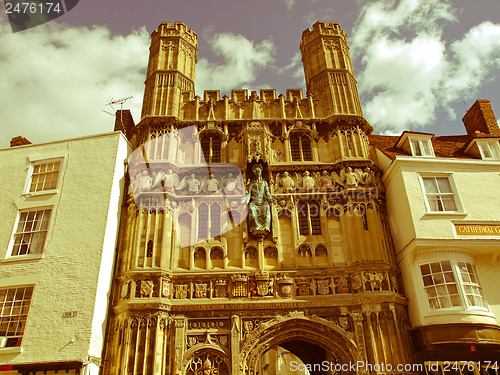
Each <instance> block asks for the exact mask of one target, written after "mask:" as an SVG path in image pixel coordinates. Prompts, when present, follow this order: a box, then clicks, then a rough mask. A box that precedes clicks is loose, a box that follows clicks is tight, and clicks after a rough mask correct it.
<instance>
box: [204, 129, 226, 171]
mask: <svg viewBox="0 0 500 375" xmlns="http://www.w3.org/2000/svg"><path fill="white" fill-rule="evenodd" d="M201 150H202V152H203V157H204V158H205V160H204V161H205V163H207V164H212V163H220V162H221V155H222V139H221V136H220V135H216V134H214V135H206V136H204V137H203V138H202V139H201ZM202 162H203V159H202Z"/></svg>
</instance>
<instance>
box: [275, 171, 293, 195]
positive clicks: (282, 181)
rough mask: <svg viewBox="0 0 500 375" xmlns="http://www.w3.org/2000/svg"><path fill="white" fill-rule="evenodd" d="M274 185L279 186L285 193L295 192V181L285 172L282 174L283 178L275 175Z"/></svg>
mask: <svg viewBox="0 0 500 375" xmlns="http://www.w3.org/2000/svg"><path fill="white" fill-rule="evenodd" d="M276 185H277V186H279V187H280V188H281V189H282V190H283V192H285V193H286V192H290V191H293V190H295V181H294V180H293V178H292V177H290V174H289V173H288V172H286V171H285V172H283V176H281V175H280V174H279V173H278V174H276Z"/></svg>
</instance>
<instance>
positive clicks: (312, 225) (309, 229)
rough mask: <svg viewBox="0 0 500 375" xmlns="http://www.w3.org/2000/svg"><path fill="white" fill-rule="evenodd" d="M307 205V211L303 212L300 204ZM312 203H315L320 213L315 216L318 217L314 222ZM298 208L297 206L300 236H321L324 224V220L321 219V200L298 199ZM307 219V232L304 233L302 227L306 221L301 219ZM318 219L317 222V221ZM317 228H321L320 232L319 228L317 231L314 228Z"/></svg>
mask: <svg viewBox="0 0 500 375" xmlns="http://www.w3.org/2000/svg"><path fill="white" fill-rule="evenodd" d="M301 205H303V206H305V207H306V209H305V212H302V210H301V209H300V208H299V206H301ZM311 205H314V206H316V207H317V208H318V215H317V216H314V217H315V218H317V219H314V221H315V222H314V223H313V219H312V218H311ZM296 208H297V224H298V225H297V229H298V231H299V235H300V236H321V235H322V234H323V228H322V226H323V224H322V220H321V204H320V202H318V201H316V200H312V201H306V200H303V199H301V200H298V201H297V205H296ZM304 218H305V220H307V233H302V232H301V227H304V223H303V222H301V219H302V220H304ZM316 221H317V222H316ZM315 228H316V229H317V228H319V233H317V230H316V233H315V230H314V229H315Z"/></svg>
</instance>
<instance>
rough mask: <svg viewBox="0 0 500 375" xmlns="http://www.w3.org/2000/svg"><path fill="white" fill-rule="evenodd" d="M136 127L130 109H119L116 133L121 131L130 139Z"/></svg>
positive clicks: (116, 116) (116, 118)
mask: <svg viewBox="0 0 500 375" xmlns="http://www.w3.org/2000/svg"><path fill="white" fill-rule="evenodd" d="M134 127H135V123H134V118H133V117H132V113H131V112H130V110H129V109H123V110H121V109H119V110H117V111H116V115H115V131H117V130H119V131H121V132H122V133H123V134H125V136H126V137H127V138H128V139H130V135H131V133H132V130H133V129H134Z"/></svg>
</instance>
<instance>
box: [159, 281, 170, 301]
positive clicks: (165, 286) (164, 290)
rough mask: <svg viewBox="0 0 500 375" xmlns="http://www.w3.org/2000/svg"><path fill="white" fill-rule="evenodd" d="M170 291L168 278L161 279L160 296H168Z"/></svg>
mask: <svg viewBox="0 0 500 375" xmlns="http://www.w3.org/2000/svg"><path fill="white" fill-rule="evenodd" d="M171 293H172V283H171V282H170V280H162V281H161V296H162V297H164V298H170V294H171Z"/></svg>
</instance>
